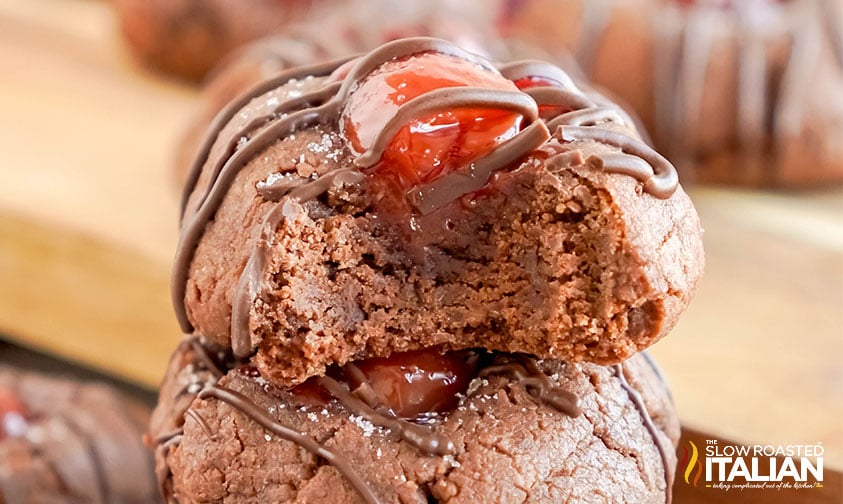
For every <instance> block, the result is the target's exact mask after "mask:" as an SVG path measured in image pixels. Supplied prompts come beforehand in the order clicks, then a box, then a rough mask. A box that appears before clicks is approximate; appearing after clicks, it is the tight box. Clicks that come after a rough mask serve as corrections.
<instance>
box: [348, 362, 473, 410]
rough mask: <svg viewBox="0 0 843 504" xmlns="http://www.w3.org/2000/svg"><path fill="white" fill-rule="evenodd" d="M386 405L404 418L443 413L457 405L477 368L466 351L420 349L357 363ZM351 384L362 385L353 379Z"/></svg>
mask: <svg viewBox="0 0 843 504" xmlns="http://www.w3.org/2000/svg"><path fill="white" fill-rule="evenodd" d="M355 365H356V366H357V368H358V369H360V371H362V372H363V374H364V375H365V377H366V380H367V382H368V384H369V386H370V387H371V388H372V390H373V391H374V392H375V394H376V395H377V397H378V398H379V399H380V401H381V403H383V405H384V406H386V407H387V408H389V409H390V410H392V411H393V412H394V413H395V414H396V415H398V416H399V417H402V418H408V419H414V418H419V417H423V416H426V414H430V413H444V412H446V411H450V410H451V409H453V408H455V407H456V406H457V403H458V402H459V396H458V395H457V394H461V393H464V392H465V391H466V389H467V388H468V384H469V382H471V380H472V378H474V376H475V373H476V369H475V365H474V363H473V362H471V361H470V360H469V359H467V355H466V354H465V353H464V352H448V353H440V352H439V351H438V350H430V349H427V350H417V351H413V352H403V353H398V354H394V355H392V356H390V357H388V358H384V359H368V360H365V361H361V362H358V363H356V364H355ZM354 381H356V380H354V379H353V378H352V386H357V385H359V384H358V383H354Z"/></svg>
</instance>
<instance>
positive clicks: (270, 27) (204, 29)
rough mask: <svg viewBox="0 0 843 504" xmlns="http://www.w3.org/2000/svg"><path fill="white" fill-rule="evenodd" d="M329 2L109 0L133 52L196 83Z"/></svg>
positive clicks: (299, 0)
mask: <svg viewBox="0 0 843 504" xmlns="http://www.w3.org/2000/svg"><path fill="white" fill-rule="evenodd" d="M328 2H329V0H237V1H236V2H232V1H229V0H113V5H114V7H115V9H116V11H117V14H118V16H119V18H120V27H121V29H122V33H123V35H124V37H125V39H126V42H127V45H128V47H129V49H130V50H131V51H132V53H133V54H134V55H135V56H136V57H137V58H138V59H139V60H140V61H142V62H143V63H144V64H146V65H148V66H149V67H151V68H154V69H156V70H158V71H160V72H163V73H165V74H169V75H174V76H177V77H180V78H184V79H188V80H193V81H199V80H201V79H202V78H203V77H204V76H205V74H206V73H207V72H208V70H210V69H211V68H212V67H213V66H214V65H216V64H217V63H218V62H219V60H220V59H221V58H223V57H224V56H225V55H226V54H228V53H230V52H231V51H233V50H234V49H236V48H238V47H240V46H242V45H243V44H246V43H248V42H250V41H252V40H255V39H257V38H260V37H262V36H265V35H268V34H271V33H277V32H278V31H280V30H283V29H284V28H285V27H286V26H287V25H288V24H290V23H291V22H294V21H298V20H301V19H304V18H305V17H306V16H307V15H308V13H309V12H310V11H311V10H312V9H315V8H316V6H317V4H320V3H328Z"/></svg>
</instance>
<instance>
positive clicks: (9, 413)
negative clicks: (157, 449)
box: [0, 366, 158, 504]
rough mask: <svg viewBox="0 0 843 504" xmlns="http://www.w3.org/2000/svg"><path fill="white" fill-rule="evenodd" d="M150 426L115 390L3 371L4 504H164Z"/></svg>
mask: <svg viewBox="0 0 843 504" xmlns="http://www.w3.org/2000/svg"><path fill="white" fill-rule="evenodd" d="M148 422H149V407H148V406H146V405H144V404H142V403H139V402H137V401H134V400H132V399H129V398H127V397H125V396H124V395H123V394H121V393H120V392H118V391H117V390H115V389H114V388H112V387H110V386H107V385H104V384H100V383H84V382H79V381H76V380H72V379H69V378H57V377H48V376H43V375H40V374H36V373H33V372H30V371H23V370H20V369H14V368H9V367H5V366H4V367H0V501H2V502H7V503H36V502H43V503H59V502H85V503H138V504H142V503H143V504H145V503H150V502H158V497H157V495H158V491H157V485H156V482H155V476H154V474H153V462H152V457H151V456H150V454H149V452H148V450H146V449H145V448H144V446H143V443H142V441H141V436H142V434H143V433H144V432H145V431H146V428H147V424H148Z"/></svg>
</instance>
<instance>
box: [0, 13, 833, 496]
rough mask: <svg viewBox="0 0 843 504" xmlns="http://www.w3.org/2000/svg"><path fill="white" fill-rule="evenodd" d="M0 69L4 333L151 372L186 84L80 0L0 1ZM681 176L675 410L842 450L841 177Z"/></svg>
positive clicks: (762, 439)
mask: <svg viewBox="0 0 843 504" xmlns="http://www.w3.org/2000/svg"><path fill="white" fill-rule="evenodd" d="M0 75H3V77H2V78H0V112H1V113H0V152H2V156H0V159H2V164H0V187H2V190H0V333H3V334H5V335H7V337H9V338H12V339H13V340H14V341H16V342H18V343H20V344H24V345H27V346H31V347H35V348H39V349H42V350H46V351H49V352H52V353H54V354H56V355H60V356H62V357H64V358H68V359H71V360H74V361H76V362H81V363H84V364H85V365H88V366H93V367H96V368H98V369H102V370H106V371H107V372H109V373H112V374H115V375H117V376H121V377H127V378H129V379H131V380H133V381H135V382H137V383H141V384H144V385H147V386H155V385H157V383H158V381H159V379H160V377H161V374H162V371H163V368H164V366H165V363H166V359H167V357H168V355H169V352H170V351H171V350H172V348H174V346H175V342H176V340H177V338H178V337H179V335H178V329H177V326H176V323H175V320H174V318H173V314H172V309H171V307H170V302H169V294H168V276H169V270H170V263H171V258H172V254H173V250H174V247H175V241H176V221H177V216H176V214H177V194H178V191H177V189H176V188H175V187H174V183H173V180H172V176H171V174H170V172H171V166H170V160H171V159H172V152H173V149H174V148H175V146H176V145H177V142H178V141H179V138H180V134H181V132H182V130H183V126H184V124H185V123H186V121H187V120H188V119H189V117H190V114H191V111H192V110H193V108H194V107H195V105H196V102H197V92H196V90H195V89H191V88H188V87H185V86H184V85H181V84H178V83H174V82H169V81H166V80H164V79H161V78H159V77H156V76H153V75H150V74H148V73H146V72H144V71H143V70H142V69H139V68H138V67H136V66H135V65H134V63H133V62H132V61H131V60H130V59H129V58H128V56H127V54H126V52H125V50H124V48H123V47H122V45H121V39H120V37H119V33H118V31H117V28H116V23H115V20H114V17H113V15H112V13H111V12H110V11H109V8H108V5H107V4H106V3H104V2H98V1H94V0H39V1H38V2H32V1H31V0H4V1H3V2H0ZM691 193H692V196H693V198H694V200H695V202H696V204H697V206H698V209H699V211H700V214H701V216H702V219H703V224H704V226H705V228H706V235H705V241H706V248H707V272H706V277H705V280H704V282H703V284H702V286H701V287H700V290H699V292H698V295H697V298H696V300H695V301H694V303H693V304H692V306H691V308H690V309H689V310H688V312H687V314H686V315H685V316H684V318H683V319H682V320H681V321H680V323H679V325H678V326H677V327H676V329H675V330H674V332H673V333H672V334H671V335H670V337H668V338H667V339H665V340H664V341H662V342H659V343H658V344H656V345H655V347H654V348H653V350H652V351H653V354H654V355H655V356H656V357H657V358H658V360H659V362H660V363H661V364H662V366H663V368H664V371H665V374H666V375H667V377H668V380H669V381H670V383H671V385H672V388H673V391H674V396H675V398H676V403H677V406H678V408H679V411H680V415H681V417H682V420H683V423H684V424H686V425H688V426H690V427H692V428H697V429H700V430H702V431H704V432H707V433H710V435H712V436H713V435H718V436H725V437H728V438H731V439H735V440H737V441H739V442H757V443H799V444H804V443H815V442H822V443H823V444H824V446H825V447H826V457H825V460H826V465H827V466H830V467H843V422H841V420H840V419H841V418H843V370H841V364H840V363H841V362H843V191H841V190H840V188H832V189H827V190H822V191H813V192H808V193H800V194H788V193H778V194H777V193H763V192H741V191H729V190H716V189H696V190H692V191H691ZM679 502H681V501H679Z"/></svg>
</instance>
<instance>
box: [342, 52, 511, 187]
mask: <svg viewBox="0 0 843 504" xmlns="http://www.w3.org/2000/svg"><path fill="white" fill-rule="evenodd" d="M465 86H470V87H477V88H484V89H490V90H503V91H517V90H518V89H517V88H516V86H515V85H514V84H513V83H512V82H510V81H509V80H507V79H505V78H504V77H502V76H500V75H499V74H497V73H495V72H493V71H491V70H488V69H485V68H483V67H481V66H480V65H478V64H476V63H473V62H470V61H467V60H464V59H461V58H457V57H454V56H449V55H445V54H440V53H435V52H425V53H420V54H415V55H413V56H410V57H408V58H404V59H400V60H391V61H389V62H387V63H384V64H383V65H381V66H380V67H378V68H377V69H375V70H374V71H373V72H372V73H370V74H369V75H368V76H367V77H366V78H365V80H363V81H362V83H361V84H359V86H358V87H357V88H356V89H355V90H354V91H353V93H352V94H351V95H350V96H349V98H348V101H347V104H346V106H345V109H344V111H343V118H342V121H341V123H342V127H343V131H344V133H345V136H346V138H347V139H348V141H349V144H350V147H351V149H352V151H353V152H354V153H355V154H357V155H362V154H364V153H366V152H368V151H369V150H370V149H373V148H375V147H376V142H377V139H378V136H379V135H380V134H381V132H382V131H383V130H384V128H385V127H386V126H387V124H388V123H389V122H390V120H391V119H392V118H393V117H394V116H395V115H396V113H398V111H399V108H401V107H402V106H405V105H406V106H410V105H409V102H411V101H412V100H413V99H415V98H419V97H421V96H422V95H425V94H427V93H430V92H431V91H434V90H438V89H442V88H452V87H465ZM414 103H415V104H418V103H419V102H418V101H416V102H414ZM523 119H524V118H523V116H522V115H521V114H518V113H516V112H513V111H510V110H501V109H496V108H473V107H465V108H459V107H455V108H451V109H448V110H440V111H436V112H429V113H423V114H420V115H419V116H418V117H413V118H411V119H410V120H409V121H406V122H405V123H404V124H403V126H401V127H400V129H398V131H397V133H395V134H394V136H392V138H391V139H387V140H389V143H388V146H386V148H385V149H384V151H383V153H382V154H381V155H380V158H379V161H378V162H377V164H376V165H375V166H374V167H373V170H374V172H375V173H377V174H379V175H383V176H385V177H387V178H389V179H391V180H392V181H393V182H394V183H395V184H396V185H397V186H398V187H399V188H400V189H404V190H407V189H410V188H413V187H415V186H418V185H420V184H424V183H427V182H430V181H432V180H434V179H436V178H437V177H439V176H441V175H443V174H446V173H449V172H451V171H454V170H456V169H459V168H461V167H463V166H465V165H467V164H468V163H469V162H470V161H472V160H473V159H476V158H478V157H481V156H482V155H483V154H485V153H487V152H489V151H491V150H492V149H493V148H494V147H495V146H497V145H499V144H500V143H502V142H504V141H505V140H507V139H510V138H512V137H514V136H515V135H516V134H517V133H518V132H519V130H520V128H521V125H522V122H523Z"/></svg>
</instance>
